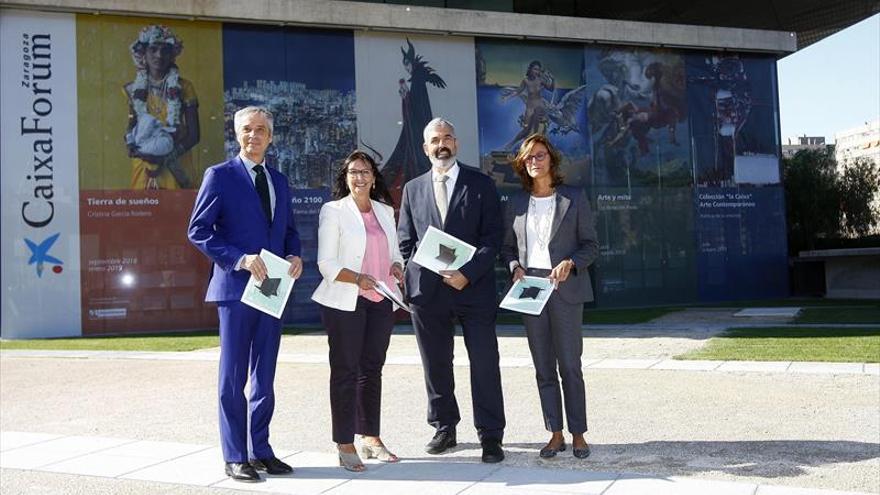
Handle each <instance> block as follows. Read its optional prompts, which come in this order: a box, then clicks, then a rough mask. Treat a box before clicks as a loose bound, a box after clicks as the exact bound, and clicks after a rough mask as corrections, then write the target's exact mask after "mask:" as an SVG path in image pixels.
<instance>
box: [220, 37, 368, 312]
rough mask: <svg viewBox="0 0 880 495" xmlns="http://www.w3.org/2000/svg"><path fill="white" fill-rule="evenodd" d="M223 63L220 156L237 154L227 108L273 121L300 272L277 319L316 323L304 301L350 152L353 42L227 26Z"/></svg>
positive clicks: (271, 155) (272, 152) (273, 152)
mask: <svg viewBox="0 0 880 495" xmlns="http://www.w3.org/2000/svg"><path fill="white" fill-rule="evenodd" d="M270 47H271V48H270ZM223 57H224V59H225V60H228V61H230V63H227V64H226V65H225V66H224V70H223V81H224V84H225V103H226V109H227V111H226V130H225V132H226V156H227V157H228V158H231V157H233V156H235V155H236V154H237V153H238V144H237V143H236V141H235V130H234V129H233V125H232V124H233V123H232V117H233V114H234V112H235V110H236V109H239V108H242V107H245V106H247V105H262V106H265V107H267V108H269V110H270V111H272V113H273V115H274V116H275V122H274V128H275V129H274V132H275V134H274V136H273V140H272V145H271V146H270V148H269V151H268V155H267V160H268V162H269V166H272V167H275V168H277V169H278V170H279V171H281V173H283V174H284V175H286V176H287V179H288V183H289V184H290V186H291V187H292V188H293V199H292V200H293V212H294V215H295V217H296V223H297V228H298V230H299V233H300V238H301V240H302V254H303V256H302V258H303V263H304V266H303V275H302V277H300V278H299V280H297V282H296V284H295V285H294V286H293V294H292V295H291V297H290V300H291V302H290V303H289V304H288V306H287V310H286V312H285V314H284V320H285V321H308V322H314V321H317V320H318V307H317V305H316V304H315V303H313V302H312V301H311V296H312V292H314V290H315V288H316V287H317V286H318V284H319V283H320V282H321V274H320V273H319V272H318V268H317V263H316V260H315V256H316V254H317V251H318V213H319V212H320V209H321V205H322V204H323V203H324V202H325V201H327V200H328V199H330V194H331V189H332V188H333V184H334V182H335V177H336V172H337V170H338V167H339V164H340V163H341V162H342V159H343V158H345V157H346V156H347V155H348V154H349V153H350V152H351V151H352V150H354V149H355V147H356V146H357V119H356V113H355V76H354V67H355V63H354V37H353V35H352V33H351V32H350V31H330V30H311V29H290V28H272V27H265V26H247V25H243V24H227V25H225V26H224V27H223ZM327 61H332V62H330V63H327Z"/></svg>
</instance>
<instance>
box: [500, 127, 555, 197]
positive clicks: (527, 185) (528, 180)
mask: <svg viewBox="0 0 880 495" xmlns="http://www.w3.org/2000/svg"><path fill="white" fill-rule="evenodd" d="M536 144H543V145H544V147H545V148H547V153H549V154H550V177H551V178H552V184H551V185H552V186H553V187H556V186H558V185H560V184H562V182H563V181H564V180H565V177H563V175H562V172H561V171H560V170H559V168H560V166H561V164H562V157H561V155H560V154H559V151H557V150H556V147H555V146H553V145H552V144H551V143H550V140H549V139H547V136H545V135H543V134H537V133H536V134H532V135H530V136H529V137H527V138H525V139H524V140H523V142H522V144H521V145H520V146H519V151H518V152H517V153H516V157H514V159H513V162H512V163H511V165H512V166H513V170H514V171H515V172H516V175H518V176H519V180H520V182H521V183H522V186H523V189H525V190H526V191H528V192H532V187H533V184H532V182H533V180H532V177H531V176H529V172H528V170H526V157H527V156H529V153H530V152H531V151H532V148H534V147H535V145H536Z"/></svg>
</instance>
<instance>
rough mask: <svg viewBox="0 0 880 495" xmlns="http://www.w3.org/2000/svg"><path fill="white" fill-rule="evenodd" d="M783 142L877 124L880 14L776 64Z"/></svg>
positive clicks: (830, 136)
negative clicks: (874, 121) (794, 137)
mask: <svg viewBox="0 0 880 495" xmlns="http://www.w3.org/2000/svg"><path fill="white" fill-rule="evenodd" d="M777 67H778V73H779V111H780V124H781V127H782V142H783V144H786V139H787V138H789V137H792V136H803V135H804V134H806V135H807V136H824V137H825V139H826V142H827V143H833V142H834V134H835V133H836V132H840V131H844V130H847V129H851V128H853V127H857V126H859V125H862V124H863V123H865V122H867V121H871V120H876V119H878V118H880V14H877V15H874V16H873V17H870V18H868V19H865V20H864V21H862V22H860V23H858V24H854V25H852V26H850V27H848V28H846V29H844V30H842V31H839V32H837V33H835V34H833V35H831V36H829V37H827V38H825V39H823V40H822V41H819V42H818V43H814V44H812V45H810V46H808V47H807V48H804V49H803V50H800V51H798V52H795V53H793V54H791V55H789V56H787V57H785V58H783V59H780V60H779V62H778V64H777Z"/></svg>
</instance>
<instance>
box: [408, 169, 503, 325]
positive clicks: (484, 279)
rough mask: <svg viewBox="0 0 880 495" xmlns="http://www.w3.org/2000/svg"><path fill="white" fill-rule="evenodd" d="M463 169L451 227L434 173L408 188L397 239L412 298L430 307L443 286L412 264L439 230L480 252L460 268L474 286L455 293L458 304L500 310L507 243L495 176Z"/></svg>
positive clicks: (455, 193)
mask: <svg viewBox="0 0 880 495" xmlns="http://www.w3.org/2000/svg"><path fill="white" fill-rule="evenodd" d="M459 167H460V169H459V172H458V180H456V182H455V189H454V190H453V191H452V193H451V194H452V195H451V199H450V201H449V210H448V212H447V214H446V222H445V223H443V222H441V221H440V212H439V211H438V210H437V206H436V202H435V201H434V185H433V183H432V182H431V171H430V170H429V171H428V172H426V173H424V174H422V175H420V176H418V177H416V178H414V179H412V180H410V181H409V182H407V183H406V185H404V186H403V198H402V199H401V203H400V220H399V221H398V223H397V238H398V241H399V242H400V253H401V254H402V255H403V259H404V260H406V262H407V266H406V293H407V298H408V299H409V301H411V302H413V303H415V304H417V305H422V306H424V305H426V304H427V303H428V302H429V301H430V300H431V296H433V295H434V292H435V291H436V290H437V288H438V287H439V286H440V285H441V282H440V276H439V275H437V274H435V273H434V272H431V271H430V270H428V269H427V268H423V267H421V266H419V265H418V264H416V263H411V262H410V261H411V260H410V258H411V257H412V256H413V255H415V253H416V251H417V250H418V247H419V242H420V241H421V239H422V237H423V236H424V235H425V231H427V230H428V226H434V227H436V228H438V229H440V230H442V231H444V232H446V233H447V234H450V235H452V236H455V237H457V238H458V239H460V240H462V241H464V242H467V243H468V244H470V245H472V246H475V247H476V248H477V252H476V253H475V254H474V257H473V258H471V260H470V261H468V262H467V263H465V264H464V266H462V267H461V268H459V271H460V272H461V273H462V274H463V275H464V276H465V277H467V279H468V285H467V286H466V287H465V288H464V289H463V290H461V291H456V292H455V300H456V302H457V303H466V304H470V305H484V306H486V307H487V308H491V310H492V311H494V310H495V301H496V295H495V260H496V259H497V257H498V248H499V246H500V244H501V209H500V204H499V201H498V193H497V192H496V190H495V183H494V182H493V181H492V179H491V178H490V177H488V176H486V175H485V174H483V173H481V172H480V171H478V170H475V169H471V168H469V167H466V166H462V164H461V163H459Z"/></svg>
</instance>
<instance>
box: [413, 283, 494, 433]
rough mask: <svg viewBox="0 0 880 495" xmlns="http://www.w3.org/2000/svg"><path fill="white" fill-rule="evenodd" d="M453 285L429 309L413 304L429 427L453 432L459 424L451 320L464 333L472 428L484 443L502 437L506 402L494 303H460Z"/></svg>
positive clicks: (459, 416) (439, 294)
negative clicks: (426, 393) (456, 323)
mask: <svg viewBox="0 0 880 495" xmlns="http://www.w3.org/2000/svg"><path fill="white" fill-rule="evenodd" d="M454 290H455V289H453V288H451V287H446V286H443V287H439V288H438V290H437V293H436V294H435V295H434V297H433V298H432V300H431V303H430V304H429V305H425V306H418V305H415V304H413V305H411V307H412V309H413V313H412V320H413V330H414V331H415V334H416V341H417V342H418V344H419V353H420V354H421V357H422V365H423V366H424V369H425V387H426V389H427V392H428V423H429V424H430V425H431V426H433V427H434V428H436V429H437V430H438V431H444V430H455V426H456V425H457V424H458V422H459V421H460V420H461V415H460V413H459V409H458V402H457V401H456V399H455V377H454V374H453V368H452V358H453V346H454V341H453V337H454V336H455V326H454V324H453V318H458V320H459V322H460V323H461V327H462V332H463V333H464V345H465V347H466V348H467V353H468V359H469V360H470V372H471V397H472V402H473V410H474V426H476V428H477V434H478V435H479V438H480V440H483V439H487V438H494V439H498V440H502V439H503V437H504V426H505V419H504V398H503V394H502V392H501V370H500V369H499V367H498V360H499V355H498V339H497V338H496V336H495V311H496V310H495V305H494V304H491V305H489V306H488V307H486V305H478V306H477V305H475V306H469V305H466V304H460V303H458V304H456V303H455V302H454V297H453V293H452V291H454Z"/></svg>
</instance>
